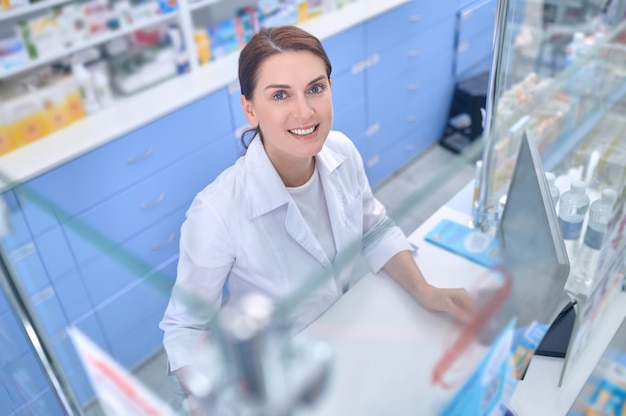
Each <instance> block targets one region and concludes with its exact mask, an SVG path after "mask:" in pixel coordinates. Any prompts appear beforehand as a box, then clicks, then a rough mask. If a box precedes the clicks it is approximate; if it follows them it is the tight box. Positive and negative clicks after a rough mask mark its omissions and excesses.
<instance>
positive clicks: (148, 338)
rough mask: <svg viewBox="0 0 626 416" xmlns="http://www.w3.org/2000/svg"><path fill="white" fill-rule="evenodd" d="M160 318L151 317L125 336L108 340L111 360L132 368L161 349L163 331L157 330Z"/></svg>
mask: <svg viewBox="0 0 626 416" xmlns="http://www.w3.org/2000/svg"><path fill="white" fill-rule="evenodd" d="M162 318H163V316H162V315H161V316H158V315H153V316H151V317H150V318H148V319H146V320H145V321H143V322H141V323H140V324H139V325H137V326H136V327H135V328H133V330H132V331H130V332H128V333H127V334H126V335H125V336H123V337H120V338H118V339H114V340H110V341H109V342H110V343H111V350H112V355H113V358H114V359H115V360H117V361H118V362H119V363H120V364H122V366H124V367H126V368H134V367H136V366H137V365H139V364H141V363H143V362H144V361H145V360H146V359H147V358H149V357H151V356H152V355H153V354H154V353H156V352H157V351H159V350H160V349H162V348H163V331H161V329H159V322H160V321H161V319H162Z"/></svg>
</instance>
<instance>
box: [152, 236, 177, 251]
mask: <svg viewBox="0 0 626 416" xmlns="http://www.w3.org/2000/svg"><path fill="white" fill-rule="evenodd" d="M174 237H176V236H175V235H174V233H170V235H168V236H167V239H166V240H165V241H162V242H160V243H158V244H154V245H152V246H150V249H151V250H152V251H157V250H160V249H162V248H164V247H167V246H168V245H170V244H171V243H172V241H174Z"/></svg>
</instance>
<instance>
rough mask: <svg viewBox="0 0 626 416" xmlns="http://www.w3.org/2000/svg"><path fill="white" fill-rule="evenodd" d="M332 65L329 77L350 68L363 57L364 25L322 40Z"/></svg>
mask: <svg viewBox="0 0 626 416" xmlns="http://www.w3.org/2000/svg"><path fill="white" fill-rule="evenodd" d="M322 46H324V50H325V51H326V54H327V55H328V57H329V59H330V62H331V64H332V66H333V70H332V74H331V77H332V78H334V77H335V76H336V75H340V74H343V73H345V72H349V71H351V70H352V68H353V66H354V65H356V64H358V63H359V62H361V61H362V60H363V59H364V58H365V26H364V25H362V24H361V25H357V26H355V27H353V28H350V29H348V30H346V31H345V32H341V33H339V34H337V35H335V36H332V37H330V38H328V39H324V40H323V41H322Z"/></svg>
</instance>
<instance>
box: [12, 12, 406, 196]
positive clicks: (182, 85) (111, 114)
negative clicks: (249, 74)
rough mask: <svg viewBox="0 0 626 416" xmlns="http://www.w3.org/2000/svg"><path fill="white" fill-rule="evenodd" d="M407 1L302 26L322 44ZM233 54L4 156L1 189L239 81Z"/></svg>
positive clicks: (326, 16)
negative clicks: (323, 40) (331, 37)
mask: <svg viewBox="0 0 626 416" xmlns="http://www.w3.org/2000/svg"><path fill="white" fill-rule="evenodd" d="M407 1H408V0H385V1H377V0H359V1H357V2H355V3H351V4H349V5H347V6H345V7H344V8H342V9H340V10H337V11H334V12H331V13H327V14H324V15H322V16H320V17H318V18H315V19H312V20H310V21H308V22H306V23H303V24H301V25H300V26H301V27H302V28H303V29H305V30H307V31H309V32H311V33H313V34H314V35H316V36H317V37H318V38H320V39H326V38H328V37H330V36H333V35H336V34H338V33H340V32H342V31H344V30H346V29H348V28H350V27H352V26H354V25H357V24H359V23H361V22H363V21H365V20H368V19H370V18H372V17H374V16H377V15H379V14H381V13H384V12H385V11H387V10H390V9H392V8H394V7H397V6H399V5H401V4H403V3H406V2H407ZM238 57H239V54H238V53H234V54H231V55H228V56H226V57H224V58H222V59H219V60H217V61H214V62H211V63H210V64H208V65H205V66H203V67H201V68H200V69H199V70H197V71H194V72H192V73H189V74H185V75H182V76H178V77H176V78H174V79H172V80H169V81H166V82H164V83H162V84H160V85H157V86H155V87H153V88H150V89H149V90H146V91H145V92H141V93H138V94H136V95H134V96H131V97H128V98H124V99H120V100H119V101H117V102H116V103H115V104H114V105H113V106H111V107H109V108H106V109H104V110H101V111H99V112H98V113H96V114H93V115H92V116H89V117H87V118H85V119H83V120H80V121H78V122H76V123H74V124H72V125H71V126H69V127H66V128H64V129H63V130H60V131H58V132H55V133H53V134H51V135H49V136H46V137H44V138H43V139H41V140H38V141H37V142H35V143H31V144H29V145H28V146H24V147H22V148H19V149H16V150H14V151H12V152H10V153H8V154H6V155H3V156H0V188H4V187H6V186H7V183H8V184H9V185H13V184H18V183H21V182H24V181H27V180H29V179H31V178H33V177H36V176H38V175H41V174H42V173H44V172H46V171H48V170H50V169H53V168H54V167H56V166H59V165H61V164H63V163H65V162H67V161H69V160H72V159H74V158H76V157H77V156H80V155H81V154H83V153H85V152H88V151H90V150H93V149H95V148H97V147H99V146H101V145H103V144H105V143H107V142H109V141H111V140H114V139H117V138H118V137H121V136H123V135H124V134H127V133H129V132H130V131H133V130H135V129H137V128H139V127H141V126H143V125H145V124H147V123H150V122H152V121H154V120H156V119H158V118H160V117H163V116H165V115H166V114H168V113H171V112H173V111H175V110H177V109H179V108H181V107H184V106H185V105H188V104H190V103H192V102H193V101H196V100H198V99H200V98H202V97H204V96H207V95H209V94H211V93H213V92H215V91H216V90H218V89H220V88H223V87H226V86H228V85H230V84H231V83H233V82H236V81H237V60H238Z"/></svg>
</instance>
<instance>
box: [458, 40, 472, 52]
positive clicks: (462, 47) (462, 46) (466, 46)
mask: <svg viewBox="0 0 626 416" xmlns="http://www.w3.org/2000/svg"><path fill="white" fill-rule="evenodd" d="M469 47H470V44H469V42H463V43H461V44H460V45H459V52H465V51H466V50H468V49H469Z"/></svg>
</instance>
